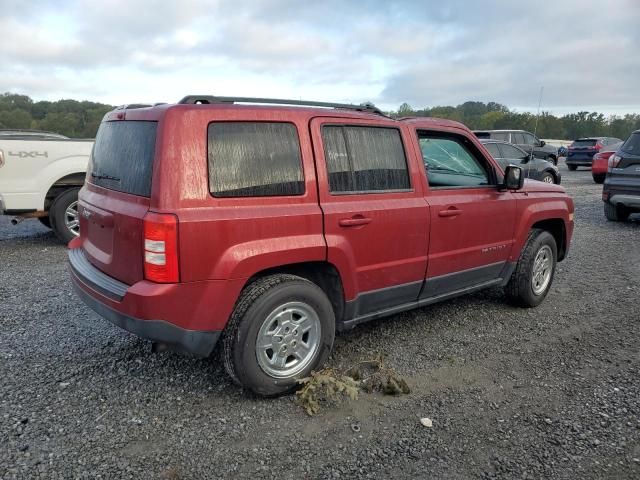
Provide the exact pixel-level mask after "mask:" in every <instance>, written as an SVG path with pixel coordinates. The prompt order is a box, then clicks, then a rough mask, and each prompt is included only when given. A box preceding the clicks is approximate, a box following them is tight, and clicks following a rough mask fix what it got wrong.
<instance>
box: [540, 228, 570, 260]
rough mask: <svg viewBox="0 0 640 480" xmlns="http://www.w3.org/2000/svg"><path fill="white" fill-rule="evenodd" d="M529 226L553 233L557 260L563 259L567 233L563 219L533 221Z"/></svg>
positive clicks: (565, 250)
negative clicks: (556, 248)
mask: <svg viewBox="0 0 640 480" xmlns="http://www.w3.org/2000/svg"><path fill="white" fill-rule="evenodd" d="M531 228H532V229H533V228H538V229H540V230H545V231H547V232H549V233H550V234H551V235H553V238H554V239H555V241H556V245H557V247H558V261H562V260H564V258H565V256H566V253H567V235H566V229H565V225H564V221H563V220H562V219H561V218H550V219H546V220H540V221H539V222H536V223H534V224H533V225H532V226H531Z"/></svg>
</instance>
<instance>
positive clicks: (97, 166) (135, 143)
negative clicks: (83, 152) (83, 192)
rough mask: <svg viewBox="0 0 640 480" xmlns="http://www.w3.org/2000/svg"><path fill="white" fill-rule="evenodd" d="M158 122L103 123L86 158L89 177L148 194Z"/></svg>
mask: <svg viewBox="0 0 640 480" xmlns="http://www.w3.org/2000/svg"><path fill="white" fill-rule="evenodd" d="M157 126H158V123H157V122H147V121H129V120H124V121H115V122H104V123H102V124H101V125H100V128H99V129H98V133H97V135H96V141H95V143H94V145H93V151H92V152H91V159H90V160H89V167H88V170H89V181H90V182H91V183H93V184H94V185H98V186H100V187H104V188H107V189H109V190H116V191H118V192H124V193H130V194H132V195H139V196H143V197H149V196H150V195H151V175H152V170H153V159H154V156H155V148H156V129H157Z"/></svg>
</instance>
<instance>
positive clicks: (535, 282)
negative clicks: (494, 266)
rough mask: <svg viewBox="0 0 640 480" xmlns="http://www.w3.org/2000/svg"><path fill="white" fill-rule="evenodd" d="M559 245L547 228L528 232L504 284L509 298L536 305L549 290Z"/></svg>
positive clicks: (526, 304) (518, 303)
mask: <svg viewBox="0 0 640 480" xmlns="http://www.w3.org/2000/svg"><path fill="white" fill-rule="evenodd" d="M557 258H558V247H557V245H556V240H555V238H553V235H551V234H550V233H549V232H547V231H546V230H540V229H538V228H534V229H533V230H531V232H530V233H529V237H528V238H527V243H526V244H525V246H524V248H523V250H522V253H521V254H520V259H519V260H518V264H517V265H516V269H515V271H514V272H513V274H512V275H511V278H510V279H509V283H507V286H506V287H505V293H506V295H507V298H509V300H510V301H511V302H512V303H513V304H515V305H518V306H521V307H536V306H538V305H540V303H542V301H543V300H544V299H545V297H546V296H547V293H549V289H550V288H551V284H552V283H553V276H554V274H555V271H556V262H557Z"/></svg>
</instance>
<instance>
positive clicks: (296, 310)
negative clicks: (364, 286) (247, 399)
mask: <svg viewBox="0 0 640 480" xmlns="http://www.w3.org/2000/svg"><path fill="white" fill-rule="evenodd" d="M334 337H335V316H334V313H333V307H332V306H331V302H330V301H329V299H328V298H327V296H326V294H325V293H324V292H323V291H322V289H320V287H318V286H317V285H316V284H314V283H312V282H310V281H308V280H306V279H304V278H302V277H298V276H295V275H284V274H278V275H270V276H268V277H264V278H261V279H259V280H257V281H255V282H254V283H252V284H250V285H249V286H247V287H246V288H245V289H244V291H243V292H242V294H241V295H240V298H239V300H238V302H237V303H236V307H235V309H234V311H233V314H232V315H231V318H230V320H229V323H228V325H227V327H226V329H225V333H224V336H223V339H222V349H221V353H222V360H223V362H224V366H225V369H226V370H227V373H228V374H229V376H230V377H231V378H232V379H233V380H234V381H235V382H236V383H238V384H239V385H241V386H243V387H245V388H247V389H249V390H251V391H252V392H254V393H256V394H258V395H263V396H275V395H281V394H283V393H286V392H288V391H290V390H293V389H294V388H295V387H296V386H297V385H298V380H299V379H302V378H305V377H307V376H309V374H310V373H311V371H312V370H317V369H318V368H319V367H321V366H322V365H323V364H324V362H325V361H326V360H327V358H328V356H329V353H330V352H331V348H332V346H333V339H334Z"/></svg>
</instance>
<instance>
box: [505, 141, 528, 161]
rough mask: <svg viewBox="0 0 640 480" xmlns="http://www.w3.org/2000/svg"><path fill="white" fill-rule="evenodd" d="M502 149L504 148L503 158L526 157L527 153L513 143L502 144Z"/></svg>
mask: <svg viewBox="0 0 640 480" xmlns="http://www.w3.org/2000/svg"><path fill="white" fill-rule="evenodd" d="M500 150H502V157H503V158H518V159H520V158H524V157H525V156H526V155H527V154H526V153H525V152H523V151H522V150H520V149H519V148H517V147H514V146H513V145H507V144H501V145H500Z"/></svg>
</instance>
